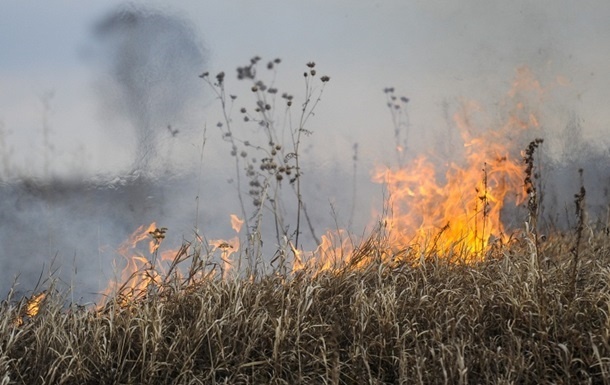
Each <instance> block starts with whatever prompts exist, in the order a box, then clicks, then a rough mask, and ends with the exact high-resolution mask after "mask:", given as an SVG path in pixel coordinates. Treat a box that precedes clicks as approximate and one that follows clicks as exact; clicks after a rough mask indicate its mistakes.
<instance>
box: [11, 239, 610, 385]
mask: <svg viewBox="0 0 610 385" xmlns="http://www.w3.org/2000/svg"><path fill="white" fill-rule="evenodd" d="M572 238H573V237H572ZM572 238H570V239H568V238H561V239H552V240H548V241H546V243H544V244H542V254H541V255H542V256H543V258H542V259H543V261H542V263H541V265H540V266H537V264H536V263H535V259H533V258H532V253H531V248H530V247H528V243H527V242H525V241H523V242H518V241H516V242H514V244H513V245H512V246H510V247H506V248H503V249H502V250H496V251H495V252H494V253H495V254H494V255H493V257H492V258H490V259H489V260H488V261H486V262H484V263H480V264H477V265H470V266H465V265H459V264H458V265H455V264H453V265H452V264H447V263H444V262H442V260H436V261H435V260H429V261H426V262H424V263H423V264H419V263H418V264H417V265H414V264H408V263H379V262H375V259H376V257H378V255H379V252H380V250H383V247H382V246H380V245H378V244H375V243H368V244H365V246H364V247H363V249H362V250H361V252H360V257H362V258H369V259H370V263H369V264H368V266H367V267H366V268H364V269H361V270H358V271H354V269H350V268H349V267H348V268H345V269H342V270H340V271H337V272H335V273H323V274H319V275H317V276H312V275H308V274H301V275H297V276H296V277H294V278H293V279H290V280H285V279H284V278H283V277H281V276H280V275H275V276H268V277H265V278H261V279H259V280H256V281H254V282H252V281H249V280H243V279H242V280H229V281H220V280H207V281H203V282H200V283H198V284H191V285H190V286H189V287H188V288H185V287H180V285H177V284H175V285H174V284H167V285H165V286H164V287H162V288H161V289H160V290H159V292H158V293H157V294H156V295H154V296H149V297H148V298H144V299H142V300H140V301H138V302H136V303H132V306H131V307H130V308H124V307H119V306H118V305H117V302H110V303H108V304H107V305H106V306H105V307H104V308H103V309H101V310H100V311H98V312H96V311H94V310H91V309H89V310H84V309H79V308H78V307H76V306H74V307H72V308H68V309H66V308H65V306H62V305H61V303H62V299H61V298H60V297H59V296H50V297H49V298H47V299H46V300H45V302H44V303H43V306H42V307H41V311H40V313H39V314H38V315H37V316H35V317H32V318H26V319H25V322H24V324H23V325H21V326H16V325H14V320H15V319H16V317H17V316H18V315H19V314H23V311H24V310H23V307H24V306H25V305H24V303H23V302H22V303H21V304H18V303H11V302H10V301H6V302H5V303H3V304H2V306H1V308H0V313H1V318H0V319H1V321H0V322H1V324H0V373H2V374H1V375H0V383H1V384H5V383H23V384H33V383H48V384H58V383H65V384H135V383H147V384H170V383H175V384H201V383H206V384H208V383H210V384H211V383H231V384H233V383H244V384H245V383H277V384H297V383H303V384H316V383H347V384H351V383H353V384H355V383H378V384H382V383H383V384H385V383H389V384H399V383H404V384H411V383H431V384H435V383H439V384H441V383H451V384H458V383H467V382H468V383H550V382H555V383H569V382H571V383H587V382H589V381H591V382H593V383H600V384H601V383H605V382H608V380H605V378H609V376H610V340H609V337H610V290H609V286H610V264H609V262H610V252H609V248H610V241H608V238H607V236H606V235H605V234H597V235H595V236H592V237H591V238H590V239H586V241H587V242H585V244H586V246H583V248H582V249H581V251H580V256H581V262H580V266H579V269H578V276H577V277H576V278H577V279H576V280H575V283H576V290H575V291H574V290H573V287H574V286H573V284H572V282H573V279H572V278H573V277H572V275H571V272H572V270H571V261H572V254H571V253H570V247H571V245H573V244H574V239H572Z"/></svg>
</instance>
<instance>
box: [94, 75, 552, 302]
mask: <svg viewBox="0 0 610 385" xmlns="http://www.w3.org/2000/svg"><path fill="white" fill-rule="evenodd" d="M544 94H545V90H544V89H543V88H542V86H541V85H540V83H539V82H538V81H537V80H535V79H534V77H533V75H532V74H531V72H530V71H529V70H527V69H526V68H520V69H518V71H517V76H516V79H515V81H514V82H513V84H512V88H511V89H510V91H509V92H508V94H507V99H506V100H505V101H503V102H500V103H499V105H500V106H501V107H503V108H504V109H505V110H506V111H508V114H507V116H506V117H505V118H502V119H500V120H501V122H500V123H499V124H496V125H495V126H494V127H492V128H490V127H489V126H490V125H491V124H484V125H481V124H480V122H479V121H478V120H477V117H478V114H480V113H482V112H483V108H482V107H481V106H480V105H479V104H477V103H475V102H464V103H463V105H462V109H461V110H460V111H458V112H457V113H456V114H455V115H454V116H453V121H454V123H455V126H456V128H457V129H458V131H459V133H460V136H461V142H462V144H463V146H462V147H461V148H459V149H457V152H458V154H454V155H457V156H453V155H452V156H451V157H450V158H451V160H444V161H442V160H439V159H442V157H441V156H438V154H436V155H434V154H432V156H424V155H420V156H417V157H413V158H412V160H411V161H410V162H407V163H406V164H404V165H402V166H400V167H388V166H378V167H377V168H376V169H375V170H374V172H373V176H372V179H373V181H375V182H377V183H382V184H384V185H385V186H386V187H387V191H388V200H387V202H386V203H387V214H385V215H383V216H382V217H381V221H380V223H382V224H383V225H382V229H383V234H384V238H383V245H384V247H385V246H386V245H389V246H388V250H385V249H384V250H379V251H381V252H378V253H377V254H376V256H375V258H381V259H385V258H390V257H391V258H394V259H396V258H420V256H421V257H423V258H427V257H440V258H446V259H448V260H450V261H457V260H460V261H465V262H473V261H477V260H480V259H482V258H485V256H486V254H487V252H488V250H489V249H490V246H491V245H492V244H493V243H495V242H499V243H505V242H507V240H508V239H509V234H508V231H507V229H505V227H504V224H503V222H502V215H503V211H504V210H505V208H506V205H507V204H509V203H513V204H516V205H519V204H521V203H523V202H524V201H525V200H526V198H527V196H526V195H527V194H526V192H525V188H524V178H525V164H524V162H523V160H522V155H520V153H519V151H520V150H521V148H520V147H522V146H523V145H524V144H525V143H526V141H524V140H523V139H524V138H526V137H527V136H532V135H531V132H532V131H533V130H535V129H537V128H538V127H539V126H540V119H539V117H538V116H537V114H536V113H535V112H534V111H535V105H536V102H538V101H541V100H542V98H543V97H544ZM532 106H534V108H531V107H532ZM406 155H409V154H406ZM379 219H380V218H379V216H378V217H377V219H376V220H377V221H379ZM230 221H231V227H232V228H233V230H234V231H235V233H236V234H237V235H236V236H234V237H233V238H230V239H217V240H211V241H209V246H210V248H209V249H208V256H214V254H215V253H216V256H217V257H218V258H219V260H220V267H221V268H220V278H222V279H227V278H228V277H229V276H230V275H231V274H234V272H237V273H238V274H239V273H241V271H240V265H239V261H240V259H239V258H235V255H236V253H238V252H239V251H240V238H239V233H240V231H241V229H242V226H243V224H244V220H243V219H240V218H239V217H238V216H236V215H234V214H232V215H231V216H230ZM166 230H167V229H165V228H160V229H159V228H157V227H156V224H155V223H152V224H151V225H149V226H148V227H145V226H141V227H140V228H138V229H137V230H136V232H134V234H132V236H131V237H130V238H129V239H128V240H127V241H126V242H124V243H123V244H122V245H121V246H120V247H119V248H118V253H119V254H120V255H122V256H123V257H124V258H125V259H126V261H127V266H126V267H125V268H124V269H123V271H122V274H121V277H120V280H119V281H118V282H122V284H121V285H119V284H118V283H117V282H114V283H111V284H110V285H109V287H108V289H107V290H106V294H111V293H117V292H119V293H122V294H123V295H124V293H125V292H127V293H132V294H130V295H129V296H128V298H127V300H129V299H132V298H133V297H136V296H137V295H139V294H138V293H145V292H147V291H148V290H149V288H150V287H151V286H152V287H155V286H156V285H158V284H159V280H160V279H161V276H160V275H162V274H163V270H162V267H161V266H160V265H159V262H160V261H159V260H157V258H158V256H159V254H160V256H161V258H160V260H165V259H169V260H172V259H173V256H174V255H175V253H176V252H175V251H168V252H165V253H160V252H159V246H160V243H161V242H162V240H163V239H164V238H165V233H166ZM145 240H148V243H149V249H148V253H149V254H150V255H149V256H145V255H143V254H142V253H140V252H138V251H137V250H138V244H139V243H141V242H144V241H145ZM356 244H359V242H358V241H357V240H353V239H352V238H351V236H350V235H349V234H348V233H347V231H345V230H339V229H338V230H334V231H328V232H326V234H324V235H323V236H322V237H321V242H320V245H319V246H318V247H317V248H316V249H315V250H314V251H303V250H300V249H299V248H298V245H294V244H293V243H292V242H291V241H290V240H286V243H285V247H286V249H290V251H291V252H292V254H293V265H292V273H293V274H296V273H299V272H303V271H309V272H312V273H313V274H318V273H320V272H323V271H333V270H335V269H336V268H338V267H341V266H345V265H349V266H350V268H356V269H359V268H363V267H364V265H365V264H366V263H367V261H366V259H367V258H369V259H370V258H371V257H372V256H368V254H367V253H369V252H370V250H373V251H374V250H375V248H374V247H375V245H374V244H368V245H369V246H366V245H367V243H366V242H365V244H364V246H363V245H361V246H360V247H355V245H356ZM371 245H372V246H371ZM367 247H368V248H367ZM393 251H399V253H393ZM405 251H408V252H405ZM363 256H364V257H363ZM406 256H409V257H406ZM210 274H212V275H214V274H217V273H214V272H213V271H212V272H210ZM205 276H206V277H208V276H210V275H205ZM217 276H218V275H217ZM126 289H127V291H126Z"/></svg>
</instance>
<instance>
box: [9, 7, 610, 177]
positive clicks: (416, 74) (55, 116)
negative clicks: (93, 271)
mask: <svg viewBox="0 0 610 385" xmlns="http://www.w3.org/2000/svg"><path fill="white" fill-rule="evenodd" d="M121 4H125V2H123V1H108V0H104V1H99V0H98V1H87V2H77V1H67V0H66V1H58V0H49V1H45V2H33V1H13V0H3V1H2V12H1V13H0V123H1V126H0V127H1V128H2V131H1V133H0V145H1V146H2V148H1V151H2V153H3V156H2V161H3V168H7V167H8V168H10V170H12V171H11V173H12V174H15V173H19V174H23V173H26V174H33V175H41V174H42V172H43V171H42V170H43V169H44V167H43V162H44V159H45V157H47V158H48V157H52V164H51V165H50V166H49V167H51V169H52V170H53V172H55V173H58V174H65V173H67V172H69V171H78V172H80V173H85V174H93V173H96V172H107V171H108V170H109V169H113V168H114V167H117V166H118V167H123V168H124V167H125V164H126V163H128V162H129V161H128V160H127V159H128V157H126V155H123V154H125V153H127V152H129V146H130V145H128V144H126V142H127V141H128V140H127V139H125V138H122V137H121V135H120V134H119V133H117V132H116V131H113V129H111V128H109V127H108V125H110V124H116V122H113V123H112V122H109V120H108V119H107V118H108V117H107V116H103V115H104V114H107V113H108V111H103V110H102V109H101V108H100V101H99V95H96V90H97V88H96V87H95V84H96V82H99V79H100V74H99V72H100V67H101V66H100V63H99V58H97V59H95V58H94V59H91V55H92V52H94V53H95V52H96V49H97V46H96V44H97V43H96V41H95V39H93V38H92V32H91V31H92V26H93V25H94V23H96V22H98V21H99V20H100V19H102V18H103V17H104V16H106V15H107V14H108V12H110V11H112V10H113V9H115V8H116V7H117V6H118V5H121ZM133 4H143V2H142V3H138V2H135V3H133ZM146 4H147V5H148V6H152V7H154V8H156V9H159V10H161V11H166V12H168V13H169V14H171V15H175V16H177V17H180V18H183V19H185V20H187V21H188V22H190V23H191V25H192V27H193V28H194V29H195V31H196V33H197V34H198V35H199V38H200V39H201V41H202V42H203V44H204V45H205V47H206V53H207V55H208V65H207V69H208V70H210V71H211V72H212V73H213V74H215V73H216V72H218V71H220V70H225V71H227V73H228V74H229V78H230V80H231V81H233V79H234V73H235V72H234V70H235V67H237V66H239V65H243V64H246V63H247V61H248V60H249V58H250V57H252V56H253V55H260V56H262V57H263V58H265V59H272V58H275V57H281V58H282V59H283V63H282V65H281V68H280V74H281V76H282V77H281V79H282V80H283V81H284V83H283V84H284V86H283V88H284V89H286V90H287V91H289V92H290V93H293V94H296V95H298V94H299V92H301V90H302V75H301V73H302V71H303V69H304V67H303V65H304V63H306V62H307V61H310V60H315V61H316V62H317V63H318V68H319V70H320V71H321V72H322V73H324V74H327V75H330V76H331V78H332V80H331V82H330V84H329V86H328V87H327V90H326V92H325V94H324V96H323V100H322V102H321V104H320V107H319V108H318V112H317V114H316V117H315V119H314V120H313V121H312V122H311V127H310V128H312V129H313V130H314V131H316V132H319V133H320V132H323V133H324V134H323V135H322V134H321V133H320V134H317V136H314V137H313V138H312V139H311V140H312V141H313V142H315V143H316V144H315V145H316V146H317V147H318V148H319V149H320V150H321V152H322V153H329V154H330V153H333V155H332V156H330V155H329V159H331V160H333V159H335V158H337V159H339V158H345V159H346V160H347V161H349V159H351V148H352V145H353V143H355V142H359V143H360V149H361V157H362V161H363V162H364V163H365V164H367V165H370V164H373V163H374V162H387V161H389V160H390V159H388V156H387V154H388V151H387V149H388V147H391V146H392V127H391V120H390V116H389V114H388V112H387V109H386V106H385V98H384V94H383V92H382V90H383V88H384V87H387V86H394V87H396V89H397V92H398V93H399V94H400V95H405V96H408V97H409V98H410V100H411V101H410V106H409V112H410V119H411V123H412V133H411V135H412V136H414V137H415V136H426V135H430V134H429V133H430V132H431V131H433V130H434V129H435V128H438V127H439V126H443V127H444V126H445V125H446V122H445V120H444V117H443V107H442V106H443V103H448V105H449V106H450V107H451V106H453V105H454V104H456V103H457V102H458V100H460V98H472V99H477V100H483V101H484V102H486V103H489V105H493V103H494V100H495V99H497V98H499V97H501V95H503V94H504V93H505V92H506V91H507V90H508V87H509V85H510V82H511V80H512V77H513V75H514V72H515V69H516V68H517V67H518V66H522V65H527V66H529V67H530V68H531V69H532V71H533V72H534V74H535V75H536V76H538V77H540V78H541V80H542V81H543V82H547V84H548V83H551V82H553V81H554V80H555V79H556V78H557V76H559V75H561V76H563V77H564V78H565V79H567V80H569V84H567V85H566V86H565V87H564V88H565V89H564V90H563V91H561V95H560V99H559V101H556V102H555V109H554V110H553V111H555V112H557V114H558V116H556V118H557V117H558V118H559V120H560V121H561V120H564V121H565V120H567V116H568V114H569V113H575V114H578V115H579V116H580V117H581V118H582V119H583V122H584V129H585V131H586V132H588V133H599V132H605V131H607V130H608V122H609V119H608V118H609V115H610V112H609V110H608V108H607V101H608V100H610V77H609V76H608V69H607V68H608V63H610V52H609V51H610V49H609V47H610V45H609V44H608V42H609V41H610V23H609V22H608V20H610V2H608V1H606V0H599V1H593V0H587V1H579V2H574V1H568V0H565V1H559V0H539V1H510V2H507V1H487V0H485V1H483V0H465V1H439V0H421V1H408V0H395V1H390V0H388V1H364V0H349V1H348V0H333V1H328V0H319V1H318V0H308V1H292V0H289V1H287V0H283V1H272V0H259V1H255V2H253V1H245V0H244V1H227V0H223V1H204V0H192V1H191V0H178V1H172V2H161V1H149V2H146ZM202 70H203V69H202ZM196 75H197V74H196V73H195V74H193V76H195V77H194V78H193V81H194V82H197V81H198V79H197V78H196ZM45 100H47V102H48V103H47V106H48V107H47V108H46V109H45V107H43V106H44V103H43V102H44V101H45ZM200 105H201V109H200V111H199V112H200V114H201V115H197V117H196V118H197V119H198V120H201V122H200V123H201V126H203V124H207V125H208V126H212V127H213V126H214V125H215V123H216V121H217V119H218V118H217V114H218V109H217V108H216V107H217V106H216V104H214V103H213V99H212V96H211V94H210V93H207V94H204V95H202V96H201V101H200ZM45 121H46V123H44V122H45ZM45 124H46V127H47V129H48V130H47V132H48V133H49V136H48V138H47V139H46V140H47V142H48V143H49V144H51V145H52V146H53V147H52V149H48V148H47V149H45V145H44V143H45V139H44V137H43V131H44V130H43V127H44V126H45ZM191 133H192V131H191ZM216 134H217V132H215V131H213V130H209V133H208V136H210V138H211V139H212V138H213V137H214V136H215V135H216ZM183 140H184V141H185V142H186V143H182V145H184V146H186V147H188V146H189V145H191V147H193V146H194V144H193V143H194V142H193V141H194V140H195V139H193V138H192V137H183ZM189 141H190V142H192V143H189ZM109 155H110V156H109ZM333 157H335V158H333ZM7 165H8V166H7ZM5 174H6V173H5V172H4V174H3V175H5Z"/></svg>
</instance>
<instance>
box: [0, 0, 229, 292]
mask: <svg viewBox="0 0 610 385" xmlns="http://www.w3.org/2000/svg"><path fill="white" fill-rule="evenodd" d="M92 31H93V32H92V34H93V40H92V42H93V47H92V48H93V50H92V51H93V52H91V53H92V55H90V56H89V59H90V60H92V61H91V63H90V64H92V66H93V68H94V71H96V72H95V73H96V74H97V76H98V78H97V82H96V85H97V87H96V91H97V93H96V95H97V96H98V101H99V103H100V106H101V108H102V112H103V116H105V117H108V119H105V121H104V122H102V125H103V127H104V128H103V129H104V130H105V131H106V132H107V134H108V135H112V136H113V137H115V138H116V141H118V142H119V143H118V146H116V147H114V148H106V149H104V150H103V151H105V153H106V154H108V157H109V158H112V157H113V156H119V155H120V154H119V153H118V150H119V149H120V150H122V149H127V150H128V151H129V152H132V153H133V164H132V166H131V170H130V171H129V172H127V173H125V172H121V171H119V170H114V172H113V175H95V176H90V177H89V178H88V179H86V180H83V179H74V178H72V179H71V178H62V179H50V180H48V179H47V180H38V179H34V178H32V177H25V176H21V179H19V178H15V180H11V181H10V182H6V183H5V182H2V181H0V182H2V183H0V198H1V199H0V218H2V221H0V247H1V249H2V255H1V256H0V257H1V258H2V259H1V260H2V269H1V270H0V295H2V296H4V295H6V294H7V293H8V292H9V290H10V289H11V287H12V286H13V283H14V282H15V281H16V282H17V285H18V286H17V287H15V290H16V295H17V296H20V295H23V294H27V293H28V292H29V291H31V290H35V289H36V287H37V284H41V285H43V286H44V284H43V283H44V281H45V279H47V278H48V277H49V276H50V275H53V277H55V278H56V279H59V285H60V286H63V287H69V288H71V289H72V290H73V291H74V293H73V294H74V295H75V296H78V298H77V300H85V301H88V300H95V299H97V297H98V294H99V293H100V292H102V291H103V289H104V288H105V287H106V285H107V283H108V281H109V280H110V279H112V278H113V276H114V274H115V273H116V271H117V269H118V270H120V269H121V268H122V266H121V263H122V262H123V261H121V260H120V258H119V259H118V260H117V256H118V255H117V252H116V248H117V246H118V244H119V243H121V242H122V241H123V240H125V239H127V237H128V236H129V235H130V234H131V233H132V232H133V231H134V230H135V229H136V228H137V227H138V226H140V225H143V224H145V225H148V224H149V223H151V222H153V221H157V222H158V225H159V226H167V227H169V228H170V230H169V231H170V233H171V234H172V235H173V238H174V239H175V240H177V242H180V234H185V235H186V236H188V235H187V234H189V232H190V231H192V226H193V223H194V221H193V218H194V217H195V213H194V207H195V196H196V194H197V191H196V187H195V186H194V183H193V182H192V180H193V179H194V178H193V177H192V175H191V174H192V173H193V172H192V171H191V170H186V171H184V172H183V173H182V174H179V173H163V171H167V170H168V169H169V168H170V167H172V159H163V156H162V155H164V154H161V153H160V151H159V149H160V148H162V147H161V145H162V144H164V143H167V142H171V143H174V142H176V141H180V140H182V141H183V142H184V137H185V133H187V132H188V131H189V129H191V130H192V128H193V127H194V126H195V124H196V123H200V115H199V114H198V113H197V109H195V107H196V106H195V103H198V102H200V101H201V96H202V95H201V90H202V87H201V84H200V82H198V80H199V79H198V78H197V75H198V74H200V73H201V71H203V70H204V69H205V68H204V65H205V63H206V51H205V49H204V46H203V43H202V41H201V39H200V38H199V36H198V35H197V33H196V31H195V30H194V29H193V28H192V27H191V26H190V25H189V24H188V23H187V22H186V21H185V20H183V19H181V18H179V17H176V16H173V15H171V14H169V13H166V12H161V11H158V10H154V9H150V8H143V7H139V6H133V5H129V6H125V7H122V8H119V9H117V10H114V11H112V12H110V13H109V14H107V15H105V16H104V17H102V18H100V20H99V21H98V22H97V23H95V25H93V26H92ZM113 127H128V128H129V129H130V131H131V130H132V131H131V133H132V134H133V140H134V143H133V144H132V143H130V142H129V141H128V140H127V139H126V137H125V135H123V133H121V132H119V131H117V130H116V129H115V130H114V131H113ZM165 157H166V158H167V157H168V156H167V154H165ZM159 164H163V165H169V166H166V167H168V168H166V169H164V170H161V169H159V167H157V166H158V165H159ZM172 174H179V175H178V176H175V177H174V176H172ZM214 215H216V214H215V213H214V212H212V213H211V214H210V218H212V219H215V220H218V221H219V222H220V219H219V218H216V217H214ZM176 246H179V245H175V244H173V245H171V246H170V247H176ZM114 260H117V264H116V265H114V264H113V261H114Z"/></svg>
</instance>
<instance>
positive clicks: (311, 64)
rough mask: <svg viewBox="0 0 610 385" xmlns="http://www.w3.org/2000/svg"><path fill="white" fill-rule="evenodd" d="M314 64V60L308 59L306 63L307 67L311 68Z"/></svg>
mask: <svg viewBox="0 0 610 385" xmlns="http://www.w3.org/2000/svg"><path fill="white" fill-rule="evenodd" d="M315 66H316V63H314V62H312V61H310V62H309V63H307V67H309V68H313V67H315Z"/></svg>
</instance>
